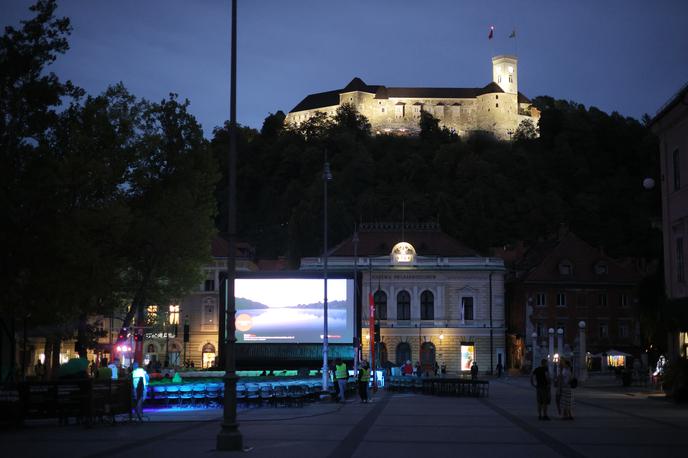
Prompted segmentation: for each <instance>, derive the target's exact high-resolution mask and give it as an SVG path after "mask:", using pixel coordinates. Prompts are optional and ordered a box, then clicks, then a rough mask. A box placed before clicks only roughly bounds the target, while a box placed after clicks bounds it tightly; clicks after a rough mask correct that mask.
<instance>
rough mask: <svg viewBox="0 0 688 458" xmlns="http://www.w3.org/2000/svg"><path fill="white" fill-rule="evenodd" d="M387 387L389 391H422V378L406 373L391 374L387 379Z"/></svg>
mask: <svg viewBox="0 0 688 458" xmlns="http://www.w3.org/2000/svg"><path fill="white" fill-rule="evenodd" d="M387 388H388V389H389V390H390V391H414V392H421V391H423V379H422V378H421V377H416V376H411V375H406V376H397V375H395V376H391V377H389V378H388V380H387Z"/></svg>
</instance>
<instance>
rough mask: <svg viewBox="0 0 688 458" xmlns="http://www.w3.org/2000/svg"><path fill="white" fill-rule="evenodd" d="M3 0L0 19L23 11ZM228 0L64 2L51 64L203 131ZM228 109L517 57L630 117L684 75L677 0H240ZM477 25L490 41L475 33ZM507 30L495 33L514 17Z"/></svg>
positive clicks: (425, 81)
mask: <svg viewBox="0 0 688 458" xmlns="http://www.w3.org/2000/svg"><path fill="white" fill-rule="evenodd" d="M31 3H33V2H32V1H27V0H2V4H0V23H2V24H3V25H7V24H11V25H17V24H18V21H19V20H20V19H21V18H27V17H29V11H28V6H29V5H30V4H31ZM229 5H230V1H229V0H195V1H189V0H145V1H144V0H118V1H108V0H63V1H62V2H61V4H60V7H59V9H58V14H60V15H65V16H69V17H70V18H71V20H72V25H73V27H74V32H73V34H72V36H71V40H70V42H71V49H70V51H69V52H68V53H67V54H66V55H65V56H63V57H61V58H60V59H59V60H58V61H57V62H56V63H55V64H54V65H53V66H52V67H53V71H55V72H56V73H57V74H59V75H60V76H61V77H62V78H64V79H71V80H72V81H74V82H75V83H76V84H78V85H79V86H81V87H83V88H85V89H86V90H87V91H88V92H89V93H93V94H97V93H100V92H102V91H103V90H104V89H105V88H106V87H107V86H108V85H110V84H113V83H116V82H118V81H122V82H123V83H124V84H125V86H126V87H127V88H128V89H129V90H130V91H132V92H133V93H134V94H136V95H137V96H140V97H145V98H148V99H152V100H159V99H161V98H162V97H164V96H165V95H166V94H167V93H169V92H176V93H178V94H179V95H180V97H182V98H188V99H190V101H191V111H192V113H194V114H195V115H196V117H197V118H198V119H199V121H200V122H201V124H202V125H203V127H204V130H205V133H206V135H207V136H209V135H210V134H211V132H212V129H213V127H215V126H218V125H221V124H222V123H223V122H224V121H225V120H226V119H228V117H229V23H230V18H229V15H230V6H229ZM238 20H239V29H238V30H239V42H238V49H239V54H238V68H239V72H238V89H237V90H238V96H237V106H238V108H237V110H238V120H239V122H240V123H241V124H245V125H249V126H252V127H258V128H259V127H260V126H261V125H262V121H263V119H264V118H265V116H267V115H268V113H270V112H275V111H277V110H283V111H284V112H288V111H289V110H291V109H292V108H293V107H294V106H295V105H296V104H297V103H298V102H299V101H300V100H301V99H302V98H303V97H304V96H305V95H307V94H309V93H313V92H320V91H326V90H332V89H338V88H341V87H343V86H344V85H346V83H348V82H349V80H351V78H353V77H354V76H359V77H361V78H362V79H363V80H364V81H365V82H367V83H369V84H384V85H387V86H428V87H432V86H438V87H476V86H483V85H485V84H486V83H488V82H489V81H490V80H491V77H492V72H491V61H490V58H491V56H492V55H495V54H505V53H508V54H513V53H514V52H516V46H517V51H518V56H519V89H520V91H521V92H523V93H524V94H526V95H527V96H529V97H534V96H537V95H550V96H553V97H555V98H562V99H570V100H574V101H576V102H579V103H583V104H585V105H586V106H590V105H593V106H596V107H598V108H600V109H602V110H604V111H607V112H611V111H618V112H620V113H621V114H623V115H626V116H633V117H636V118H639V117H640V116H642V114H643V113H649V114H651V115H652V114H654V113H655V112H656V111H657V109H658V108H659V107H660V106H661V105H662V104H663V103H664V102H666V101H667V99H669V98H670V97H671V96H672V95H673V94H674V93H675V92H676V91H678V89H679V88H680V87H681V86H682V85H683V84H684V83H686V82H688V59H687V57H688V1H685V0H575V1H574V0H520V1H517V0H512V1H498V0H476V1H473V0H471V1H462V0H424V1H418V0H346V1H344V0H341V1H331V0H293V1H285V0H239V16H238ZM490 25H494V26H495V38H494V39H493V40H491V41H488V39H487V34H488V28H489V26H490ZM514 27H515V28H516V31H517V39H516V40H517V41H514V40H513V39H508V38H507V36H508V35H509V33H510V32H511V31H512V29H513V28H514Z"/></svg>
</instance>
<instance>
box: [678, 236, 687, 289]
mask: <svg viewBox="0 0 688 458" xmlns="http://www.w3.org/2000/svg"><path fill="white" fill-rule="evenodd" d="M684 270H685V266H684V262H683V238H682V237H679V238H677V239H676V278H677V279H678V281H680V282H683V281H685V280H686V273H685V271H684Z"/></svg>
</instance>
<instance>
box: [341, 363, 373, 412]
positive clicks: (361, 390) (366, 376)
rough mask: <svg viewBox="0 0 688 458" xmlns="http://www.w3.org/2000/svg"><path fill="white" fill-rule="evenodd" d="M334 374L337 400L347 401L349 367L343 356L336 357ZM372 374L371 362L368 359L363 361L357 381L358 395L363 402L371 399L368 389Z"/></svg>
mask: <svg viewBox="0 0 688 458" xmlns="http://www.w3.org/2000/svg"><path fill="white" fill-rule="evenodd" d="M332 375H333V378H334V380H333V381H334V390H335V401H336V402H346V385H347V383H348V382H349V369H348V367H347V366H346V363H345V362H344V361H342V359H341V358H337V359H335V361H334V370H333V371H332ZM371 376H372V372H371V369H370V364H368V361H366V360H363V361H361V363H360V366H359V368H358V374H357V375H356V383H357V385H358V395H359V397H360V398H361V402H362V403H368V402H369V401H370V396H369V394H368V391H369V385H370V377H371Z"/></svg>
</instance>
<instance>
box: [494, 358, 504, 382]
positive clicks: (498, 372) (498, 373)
mask: <svg viewBox="0 0 688 458" xmlns="http://www.w3.org/2000/svg"><path fill="white" fill-rule="evenodd" d="M496 369H497V378H502V370H503V369H504V368H503V366H502V362H501V361H500V362H498V363H497V367H496Z"/></svg>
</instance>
